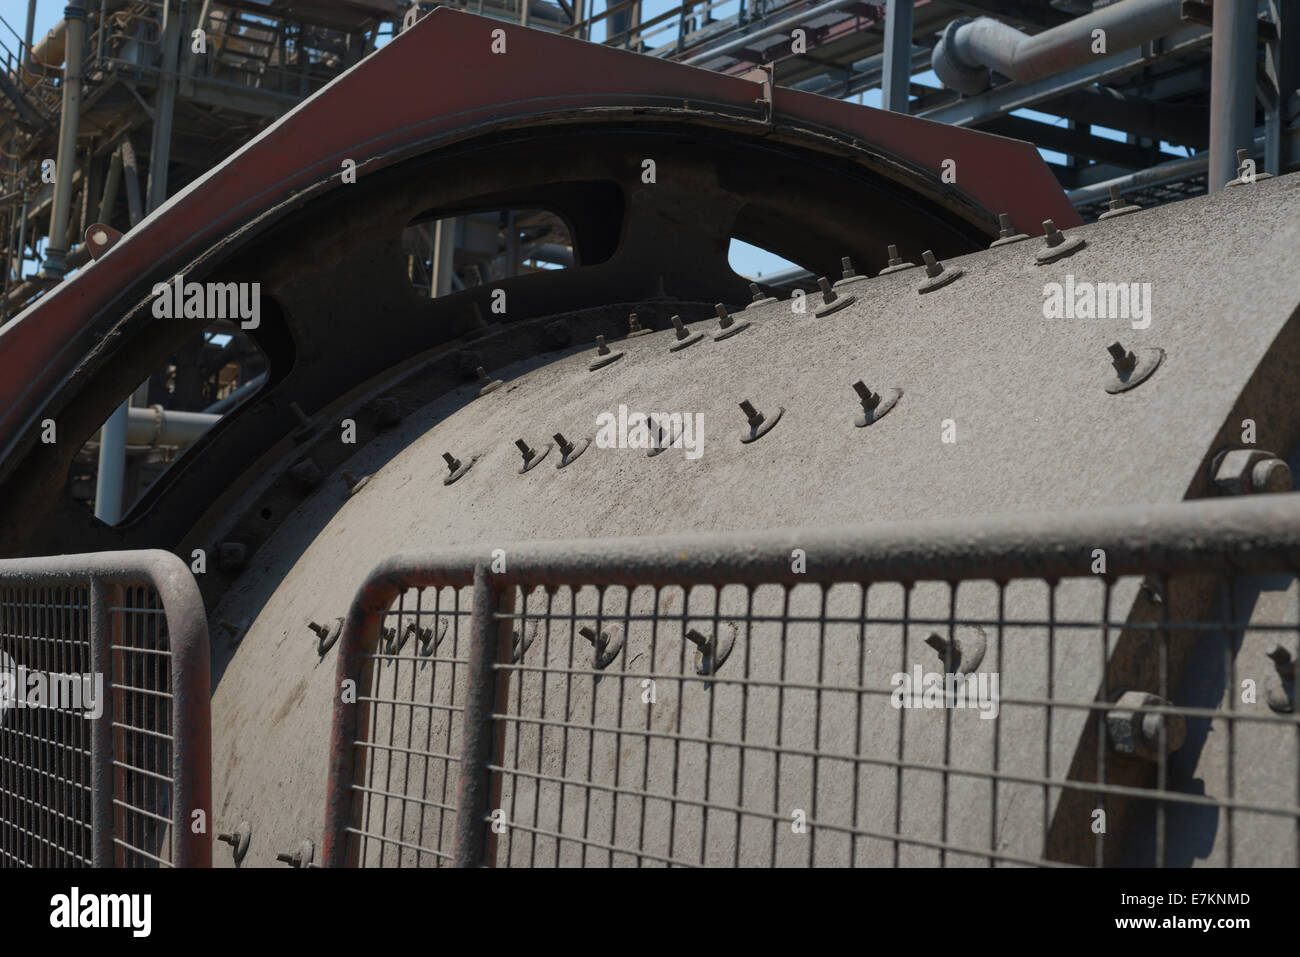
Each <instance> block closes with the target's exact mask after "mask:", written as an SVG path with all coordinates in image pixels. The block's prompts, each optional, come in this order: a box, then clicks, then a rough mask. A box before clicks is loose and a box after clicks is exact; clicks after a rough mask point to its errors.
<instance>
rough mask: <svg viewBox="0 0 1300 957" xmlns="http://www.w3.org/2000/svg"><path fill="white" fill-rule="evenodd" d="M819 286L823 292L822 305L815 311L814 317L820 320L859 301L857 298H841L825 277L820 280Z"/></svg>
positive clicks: (818, 281)
mask: <svg viewBox="0 0 1300 957" xmlns="http://www.w3.org/2000/svg"><path fill="white" fill-rule="evenodd" d="M817 286H818V288H820V289H821V291H822V304H821V305H820V306H818V307H817V308H816V309H815V310H814V311H813V315H814V316H816V317H817V318H818V319H821V318H823V317H825V316H829V315H830V314H831V313H833V312H839V311H840V310H841V309H844V308H845V307H847V306H851V305H853V304H854V303H855V302H857V301H858V297H857V296H844V297H841V296H840V294H839V293H837V292H836V291H835V287H834V286H832V285H831V283H830V280H829V279H827V278H826V277H825V276H821V277H820V278H818V280H817Z"/></svg>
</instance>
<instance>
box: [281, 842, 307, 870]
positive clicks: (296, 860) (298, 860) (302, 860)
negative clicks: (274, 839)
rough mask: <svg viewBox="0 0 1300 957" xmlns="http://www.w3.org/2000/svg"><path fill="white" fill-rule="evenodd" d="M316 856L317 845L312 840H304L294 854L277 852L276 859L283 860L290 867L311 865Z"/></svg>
mask: <svg viewBox="0 0 1300 957" xmlns="http://www.w3.org/2000/svg"><path fill="white" fill-rule="evenodd" d="M315 856H316V845H315V844H313V843H312V842H311V841H303V842H302V844H300V845H299V846H298V850H296V851H294V852H293V853H292V854H277V855H275V859H276V860H277V861H283V862H284V863H285V864H288V865H289V866H290V867H311V862H312V859H313V858H315Z"/></svg>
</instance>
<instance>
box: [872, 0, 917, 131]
mask: <svg viewBox="0 0 1300 957" xmlns="http://www.w3.org/2000/svg"><path fill="white" fill-rule="evenodd" d="M883 80H884V82H883V83H882V85H881V90H880V92H881V102H880V105H881V106H882V107H883V108H884V109H886V110H889V111H890V112H892V113H906V112H908V95H907V93H908V88H909V86H910V85H911V82H912V0H888V2H887V3H886V4H885V65H884V70H883Z"/></svg>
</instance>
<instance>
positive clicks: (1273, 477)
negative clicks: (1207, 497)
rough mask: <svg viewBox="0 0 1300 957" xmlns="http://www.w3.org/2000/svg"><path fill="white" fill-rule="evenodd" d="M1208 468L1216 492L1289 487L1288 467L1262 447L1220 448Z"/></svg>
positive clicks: (1240, 491)
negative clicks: (1210, 471)
mask: <svg viewBox="0 0 1300 957" xmlns="http://www.w3.org/2000/svg"><path fill="white" fill-rule="evenodd" d="M1211 469H1212V472H1213V475H1214V487H1215V490H1216V491H1218V493H1219V494H1220V495H1247V494H1250V493H1261V492H1289V491H1291V469H1290V467H1289V466H1288V465H1287V464H1286V462H1284V461H1283V460H1282V459H1280V458H1278V457H1277V456H1276V455H1274V454H1273V453H1272V452H1269V451H1266V450H1264V449H1228V450H1226V451H1224V452H1220V453H1219V454H1218V455H1217V456H1215V459H1214V461H1213V463H1211Z"/></svg>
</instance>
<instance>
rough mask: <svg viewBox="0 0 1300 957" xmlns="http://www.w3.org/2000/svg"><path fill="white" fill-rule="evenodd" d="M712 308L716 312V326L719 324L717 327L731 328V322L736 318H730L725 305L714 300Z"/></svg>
mask: <svg viewBox="0 0 1300 957" xmlns="http://www.w3.org/2000/svg"><path fill="white" fill-rule="evenodd" d="M713 309H714V311H715V312H717V314H718V326H719V328H722V329H730V328H731V324H732V323H733V322H735V321H736V320H735V319H732V318H731V316H729V315H728V314H727V307H726V306H724V305H723V304H722V303H720V302H715V303H714V304H713Z"/></svg>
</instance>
